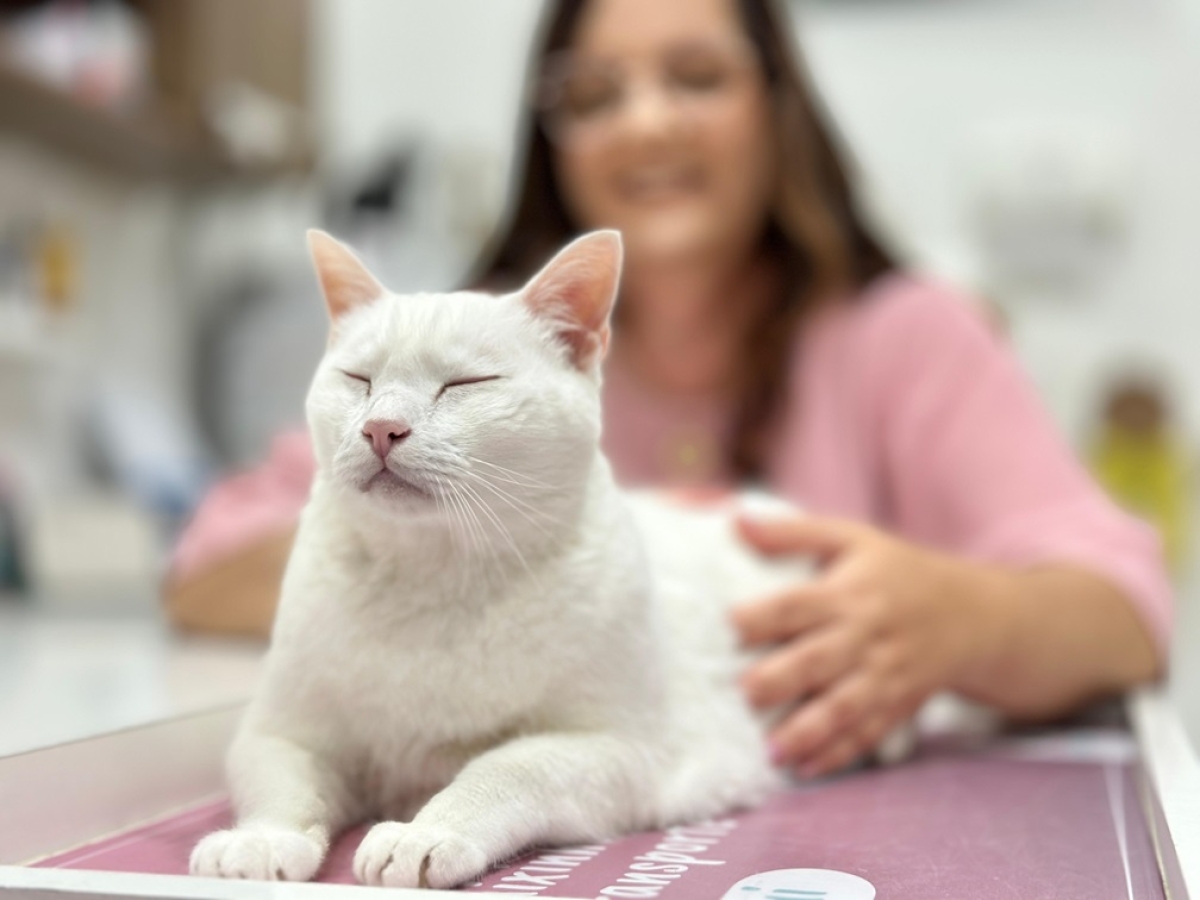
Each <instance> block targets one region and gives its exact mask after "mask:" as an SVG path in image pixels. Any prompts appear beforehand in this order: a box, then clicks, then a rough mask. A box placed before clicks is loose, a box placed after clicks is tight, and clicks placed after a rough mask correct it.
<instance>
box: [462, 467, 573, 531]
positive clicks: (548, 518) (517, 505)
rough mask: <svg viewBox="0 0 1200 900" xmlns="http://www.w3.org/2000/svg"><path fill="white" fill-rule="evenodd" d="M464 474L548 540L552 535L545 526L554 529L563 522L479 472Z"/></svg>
mask: <svg viewBox="0 0 1200 900" xmlns="http://www.w3.org/2000/svg"><path fill="white" fill-rule="evenodd" d="M464 474H465V475H466V476H468V477H470V478H472V479H474V480H475V482H476V483H477V484H479V485H480V486H482V487H485V488H487V489H488V491H490V492H491V493H492V494H494V495H495V496H496V497H497V498H499V499H500V500H503V501H504V502H505V503H506V504H507V505H508V506H510V507H511V508H512V509H513V511H514V512H516V513H518V514H519V515H521V516H522V517H523V518H524V519H525V520H526V521H527V522H528V523H529V524H530V525H532V526H534V527H535V528H537V529H538V530H539V531H540V532H541V533H542V534H543V535H545V536H546V537H548V538H553V537H554V534H553V533H552V532H551V531H548V530H547V528H546V527H545V526H549V527H550V528H556V527H557V526H559V525H561V524H562V522H563V520H562V518H561V517H559V516H554V515H551V514H550V513H548V512H546V511H545V510H544V509H539V508H538V507H536V506H534V505H533V504H531V503H529V502H528V501H527V500H523V499H521V498H520V497H518V496H516V495H514V494H511V493H509V492H508V491H506V490H504V489H503V488H502V487H500V486H499V485H497V484H496V483H494V482H493V481H492V480H491V479H489V478H487V477H485V476H484V475H482V474H481V473H479V472H465V473H464ZM535 517H536V519H535ZM537 519H541V522H539V521H537ZM543 523H544V524H543Z"/></svg>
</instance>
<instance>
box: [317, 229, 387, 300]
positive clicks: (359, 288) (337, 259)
mask: <svg viewBox="0 0 1200 900" xmlns="http://www.w3.org/2000/svg"><path fill="white" fill-rule="evenodd" d="M308 250H309V252H310V253H311V254H312V260H313V266H315V267H316V270H317V280H318V281H319V282H320V283H321V293H323V294H324V295H325V305H326V306H328V307H329V318H330V319H332V320H333V321H334V322H336V321H337V320H338V319H339V318H341V317H342V316H343V315H344V314H345V313H347V312H348V311H350V310H351V309H354V308H355V307H356V306H361V305H362V304H364V303H370V302H371V301H372V300H377V299H378V298H380V297H382V296H383V295H384V294H385V293H387V289H386V288H384V286H383V285H382V284H380V283H379V282H378V281H376V279H375V276H374V275H372V274H371V273H370V272H368V271H367V267H366V266H364V265H363V264H362V261H361V260H359V258H358V257H357V256H355V255H354V253H353V251H352V250H351V249H350V248H349V247H347V246H346V245H345V244H343V243H342V242H341V241H339V240H337V239H336V238H334V237H332V236H330V235H328V234H326V233H325V232H324V231H318V230H317V229H315V228H310V229H309V231H308Z"/></svg>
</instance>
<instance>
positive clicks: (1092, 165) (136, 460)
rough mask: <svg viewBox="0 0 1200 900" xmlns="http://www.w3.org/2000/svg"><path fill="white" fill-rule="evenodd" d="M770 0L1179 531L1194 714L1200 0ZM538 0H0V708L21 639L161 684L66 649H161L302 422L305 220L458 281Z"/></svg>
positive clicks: (1095, 435) (505, 159)
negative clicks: (194, 553)
mask: <svg viewBox="0 0 1200 900" xmlns="http://www.w3.org/2000/svg"><path fill="white" fill-rule="evenodd" d="M788 9H789V10H790V12H791V14H792V17H793V19H794V23H795V27H796V29H797V32H798V35H799V40H800V44H801V47H802V49H803V51H804V52H805V53H806V55H807V58H808V62H809V66H810V68H811V70H812V73H813V76H814V78H815V81H816V84H817V87H818V89H819V91H820V93H821V94H822V96H823V97H824V99H825V101H826V103H827V105H828V107H829V109H830V111H831V113H832V116H833V119H834V120H835V122H836V124H837V126H838V127H839V129H840V131H841V133H842V134H843V136H844V137H845V139H846V141H847V143H848V144H849V147H850V149H851V152H852V154H853V156H854V157H856V158H857V160H858V163H859V165H860V167H861V173H860V175H861V184H860V189H861V195H862V201H863V203H864V204H865V205H866V206H867V207H868V208H869V209H870V211H871V213H872V215H873V217H874V218H875V219H876V221H878V222H879V223H880V226H881V230H882V231H883V233H884V235H885V236H886V237H887V238H888V239H889V240H890V242H891V244H892V245H893V246H894V247H895V248H896V250H897V252H898V253H899V255H900V256H901V258H902V259H904V260H906V261H907V262H908V263H909V264H910V265H912V266H913V267H915V268H918V269H922V270H925V271H929V272H933V273H936V274H937V275H939V276H941V277H943V278H945V279H948V280H951V281H953V282H955V283H957V284H960V285H962V286H964V287H966V288H968V289H969V290H971V291H972V292H974V293H975V294H977V295H979V296H981V297H982V298H984V299H985V300H986V301H987V302H988V303H989V304H991V306H992V308H993V309H994V310H995V313H996V315H997V317H998V319H999V320H1000V321H1001V322H1002V323H1003V326H1004V327H1005V328H1006V329H1007V331H1008V333H1009V335H1010V336H1011V339H1012V341H1013V343H1014V345H1015V347H1016V349H1017V351H1018V352H1019V354H1020V356H1021V357H1022V359H1023V360H1024V362H1025V364H1026V366H1027V368H1028V370H1029V372H1030V373H1031V376H1032V378H1033V379H1034V381H1035V382H1036V385H1037V387H1038V388H1039V390H1040V392H1041V394H1042V396H1043V397H1044V399H1045V401H1046V403H1047V405H1048V406H1049V407H1050V409H1051V411H1052V413H1053V415H1054V416H1055V418H1056V419H1057V420H1058V422H1059V423H1060V425H1061V426H1062V428H1063V429H1064V430H1065V432H1066V433H1067V434H1068V435H1069V436H1070V438H1071V440H1072V441H1073V442H1074V444H1075V446H1076V447H1077V448H1078V451H1079V453H1080V455H1081V456H1082V457H1084V458H1085V459H1087V460H1088V462H1089V464H1090V465H1091V466H1092V467H1093V469H1094V470H1095V471H1096V472H1097V474H1098V475H1099V476H1100V477H1101V479H1102V480H1103V481H1104V483H1105V484H1106V485H1108V486H1109V488H1110V490H1112V491H1113V492H1114V494H1115V495H1116V496H1117V497H1118V498H1119V499H1120V500H1121V501H1122V502H1123V503H1125V504H1126V505H1129V506H1131V507H1132V508H1134V509H1136V510H1138V511H1139V512H1140V513H1141V514H1142V515H1144V516H1145V517H1147V518H1148V519H1150V520H1151V521H1153V522H1154V523H1155V524H1157V525H1158V526H1159V527H1160V528H1161V529H1162V530H1163V534H1164V537H1165V538H1166V541H1167V545H1168V548H1169V550H1170V553H1171V557H1172V564H1173V566H1174V571H1175V573H1176V577H1177V579H1178V583H1179V590H1180V607H1181V616H1182V627H1181V630H1180V634H1179V642H1178V643H1179V649H1178V650H1177V652H1176V656H1175V660H1176V662H1175V674H1174V679H1175V681H1174V689H1175V691H1176V694H1177V696H1178V697H1179V698H1180V704H1181V706H1182V708H1183V711H1184V713H1185V715H1186V716H1187V718H1188V721H1189V723H1190V726H1191V728H1192V729H1193V736H1196V735H1200V661H1193V657H1195V656H1197V654H1196V653H1195V652H1194V651H1195V649H1196V648H1198V647H1200V623H1198V622H1197V619H1198V618H1200V616H1197V613H1196V608H1197V606H1198V605H1200V599H1198V598H1197V597H1196V596H1195V595H1196V593H1197V590H1198V589H1200V582H1198V581H1197V580H1196V569H1197V567H1196V566H1195V565H1194V564H1193V560H1194V559H1195V556H1196V549H1197V546H1196V545H1197V540H1196V537H1195V531H1194V529H1193V528H1192V526H1191V522H1193V521H1194V520H1195V515H1194V513H1195V509H1196V505H1197V502H1198V501H1200V492H1198V489H1197V483H1196V482H1197V479H1196V477H1195V472H1196V468H1197V463H1198V462H1200V353H1198V352H1197V350H1196V348H1197V345H1198V344H1200V302H1198V301H1200V254H1198V253H1197V252H1196V250H1195V248H1194V247H1193V246H1192V244H1193V241H1194V240H1195V239H1196V236H1197V234H1198V232H1200V229H1198V228H1197V226H1196V224H1195V222H1196V216H1197V212H1196V211H1197V209H1200V2H1198V0H792V2H791V3H790V4H789V5H788ZM539 11H540V4H539V2H538V0H439V2H437V3H431V2H428V0H336V2H335V0H97V2H84V0H49V2H47V0H42V2H12V0H0V720H4V719H7V720H8V721H15V720H16V719H17V718H25V719H29V718H30V717H34V718H36V717H37V716H40V715H45V714H46V709H45V704H44V703H42V704H36V703H35V704H33V705H32V706H31V705H29V704H28V700H27V698H28V697H29V696H30V694H29V689H28V681H27V679H28V678H29V677H31V676H29V675H28V673H29V672H30V671H31V670H37V669H38V666H39V665H42V663H38V662H37V660H43V662H44V665H45V666H48V667H49V668H46V669H45V671H50V672H55V673H59V674H57V675H55V676H54V677H55V678H57V679H59V681H58V683H59V684H60V686H61V685H62V684H63V683H64V682H63V680H62V678H64V677H66V678H67V679H68V680H69V679H70V678H75V679H76V680H77V681H78V682H79V692H80V693H81V696H82V697H83V700H80V701H79V704H82V705H79V704H77V706H78V708H83V707H85V706H86V704H87V702H92V701H94V700H95V697H97V696H100V697H102V698H103V697H104V696H109V697H110V699H111V697H113V696H125V694H128V693H129V691H128V690H127V689H126V688H122V687H121V685H126V687H127V686H128V685H129V684H138V683H140V682H139V681H138V679H141V678H143V677H144V675H145V672H146V671H152V670H153V671H157V670H155V669H154V666H155V665H158V663H155V662H153V661H150V662H147V663H146V664H145V666H144V667H141V668H139V667H140V666H142V664H141V663H137V664H130V665H129V666H127V667H126V669H125V670H122V671H121V672H118V673H117V674H115V675H112V674H111V673H110V675H109V676H108V677H110V679H111V683H110V684H109V688H111V690H109V694H108V695H105V693H104V691H105V690H106V688H105V687H104V685H100V686H97V684H96V671H97V670H96V669H94V668H90V667H89V666H88V665H86V664H83V663H79V662H78V660H80V659H86V658H88V657H89V654H91V656H92V657H94V658H95V659H96V660H111V659H112V658H114V655H117V656H119V655H121V654H127V655H128V654H136V653H137V652H141V651H139V650H138V649H137V648H138V647H142V646H143V645H144V643H145V641H151V642H153V640H156V639H157V638H154V637H153V635H157V634H159V631H158V629H159V627H160V626H159V624H155V623H156V622H157V620H155V619H154V615H155V612H156V609H157V603H158V599H157V595H158V584H159V580H160V579H161V576H162V573H163V571H164V568H165V564H166V561H167V559H168V554H169V550H170V547H171V545H172V541H173V539H174V537H175V536H176V534H177V533H178V529H179V528H180V526H181V524H182V523H183V522H184V521H186V518H187V516H188V515H189V513H190V511H191V510H192V509H193V508H194V506H195V504H196V503H197V502H198V499H199V498H200V497H201V496H202V495H203V493H204V491H205V489H206V488H207V486H208V485H210V484H211V483H212V481H213V480H214V479H215V478H217V477H219V476H220V475H221V474H222V473H226V472H229V471H232V470H236V469H238V468H240V467H244V466H247V465H250V464H252V463H254V462H256V461H258V460H260V459H261V458H262V457H263V456H264V454H265V452H266V450H267V447H268V443H269V441H270V438H271V436H272V435H274V434H276V433H278V432H279V431H281V430H283V429H286V428H289V427H294V426H298V425H300V424H302V399H303V395H304V391H305V389H306V386H307V379H308V377H309V374H310V373H311V371H312V368H313V366H314V364H315V361H316V359H317V358H318V356H319V354H320V352H321V349H322V347H323V343H324V337H325V314H324V310H323V308H322V306H321V304H320V302H319V299H318V294H317V292H316V288H315V284H314V281H313V278H312V275H311V270H310V267H309V263H308V260H307V257H306V251H305V244H304V239H303V235H304V230H305V229H306V228H309V227H313V226H322V227H326V228H329V229H331V230H333V231H334V232H336V233H337V234H338V235H339V236H342V237H344V238H346V239H348V240H349V241H350V242H351V243H353V244H354V245H355V246H356V247H358V248H359V249H360V250H361V251H362V252H363V256H364V257H365V259H366V260H367V262H368V264H369V265H371V266H372V267H373V268H374V270H375V271H376V272H377V273H378V274H379V275H380V277H381V279H382V280H383V281H384V282H385V283H387V284H388V285H389V287H391V288H393V289H396V290H406V289H417V288H446V287H448V286H451V285H454V284H455V283H456V282H457V281H458V280H459V279H460V278H461V277H462V276H463V275H464V273H465V271H466V268H467V267H468V266H469V265H470V263H471V262H472V261H473V259H474V256H475V254H476V252H477V251H478V249H479V248H480V246H481V243H482V242H483V241H484V240H485V239H486V238H487V236H488V235H489V234H490V233H491V231H492V229H493V228H494V226H495V224H496V222H497V220H498V218H499V217H500V216H501V215H502V213H503V211H504V208H505V202H506V196H505V192H506V185H507V177H508V169H509V166H510V164H511V162H512V149H513V148H512V136H513V134H514V131H515V127H516V118H517V115H518V112H519V109H520V106H521V103H520V101H521V96H520V95H521V90H522V80H523V75H524V71H523V69H524V60H525V56H526V54H527V52H528V50H529V45H530V41H531V40H532V37H533V31H534V28H535V26H536V22H537V17H538V13H539ZM5 610H7V613H5ZM35 613H36V615H35ZM104 616H124V617H127V618H128V617H135V618H136V617H138V616H141V617H143V618H145V619H146V621H147V622H150V623H152V624H148V625H145V626H144V627H145V629H146V630H145V637H144V640H143V638H135V639H134V640H133V643H131V644H129V645H128V646H126V645H125V644H122V643H120V642H119V641H116V639H115V638H114V637H113V635H114V634H116V632H106V631H103V630H102V628H103V626H98V625H93V626H89V627H91V628H93V630H92V631H84V632H77V631H70V630H69V629H70V628H71V627H74V625H68V624H64V623H75V622H77V621H80V620H85V619H86V620H89V621H91V620H94V619H96V617H104ZM43 621H53V622H56V623H57V624H56V625H53V626H48V625H42V624H36V625H31V624H30V623H31V622H39V623H40V622H43ZM96 628H100V629H101V630H99V631H97V630H95V629H96ZM31 629H33V630H34V631H36V632H37V634H39V635H41V637H39V638H37V641H39V642H40V643H36V644H31V643H30V642H29V641H30V639H29V637H28V635H29V634H30V633H31ZM64 629H66V630H64ZM6 631H7V635H6V633H5V632H6ZM123 633H124V632H123ZM20 635H25V636H24V637H20ZM64 635H68V636H64ZM122 640H123V639H122ZM114 641H116V642H115V643H114ZM138 641H143V643H142V644H139V643H138ZM31 647H36V649H31ZM1189 649H1190V650H1191V652H1190V653H1189ZM31 654H32V656H31ZM125 658H130V657H128V656H126V657H125ZM31 659H32V660H33V662H31V661H30V660H31ZM45 660H51V661H53V662H45ZM67 660H70V661H72V662H70V663H69V664H67V663H66V662H64V661H67ZM56 667H57V668H56ZM64 667H65V668H64ZM197 671H200V672H207V671H209V670H207V669H203V668H202V669H200V670H197ZM213 671H215V670H213ZM63 672H68V673H71V674H69V675H68V676H63V675H62V674H61V673H63ZM189 672H190V674H189V676H188V677H186V678H185V677H180V678H176V679H175V682H176V683H177V685H178V684H182V683H190V682H194V681H195V680H196V677H195V672H192V671H191V670H189ZM204 677H208V678H209V679H210V681H211V676H202V680H203V678H204ZM6 679H7V680H6ZM22 684H24V685H25V689H24V693H19V691H18V688H19V687H20V686H21V685H22ZM122 690H125V694H121V691H122ZM173 690H176V691H178V690H180V688H178V686H177V687H176V688H173ZM134 693H135V694H137V691H134ZM143 693H144V692H143ZM173 696H174V695H173ZM21 698H26V699H21ZM88 698H91V700H89V699H88ZM139 698H140V699H139ZM85 701H86V702H85ZM122 702H124V701H122ZM155 702H161V697H160V698H159V699H158V700H155V699H154V698H150V699H146V697H144V696H142V695H140V694H139V695H138V698H135V699H134V700H131V701H129V703H130V704H132V705H130V706H129V707H128V709H129V710H132V711H134V713H136V712H137V711H138V710H148V709H150V708H151V707H152V706H153V703H155ZM139 704H140V705H139ZM0 750H3V748H0Z"/></svg>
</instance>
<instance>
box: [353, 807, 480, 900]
mask: <svg viewBox="0 0 1200 900" xmlns="http://www.w3.org/2000/svg"><path fill="white" fill-rule="evenodd" d="M490 862H491V860H489V859H488V855H487V853H486V852H485V851H484V849H483V848H482V847H479V846H478V845H476V844H473V843H471V842H470V841H467V840H466V839H464V838H462V837H460V836H459V835H457V834H455V833H454V832H452V831H449V830H446V829H443V828H430V827H428V826H423V825H408V824H405V823H403V822H380V823H379V824H378V825H376V826H375V827H374V828H372V829H371V830H370V831H368V832H367V836H366V837H365V838H363V842H362V843H361V844H359V845H358V852H357V853H355V854H354V876H355V877H356V878H357V879H358V880H359V881H360V882H361V883H362V884H368V885H373V886H376V887H407V888H414V887H430V888H452V887H457V886H458V885H460V884H463V883H465V882H468V881H471V880H473V879H475V878H478V877H479V876H480V875H482V874H483V873H484V872H486V871H487V868H488V865H489V863H490Z"/></svg>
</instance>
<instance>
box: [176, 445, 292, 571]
mask: <svg viewBox="0 0 1200 900" xmlns="http://www.w3.org/2000/svg"><path fill="white" fill-rule="evenodd" d="M315 470H316V464H315V463H314V462H313V457H312V448H311V447H310V445H309V441H308V434H307V432H303V431H297V432H289V433H287V434H283V435H280V436H279V437H277V438H275V440H274V441H273V442H272V443H271V451H270V453H269V455H268V457H267V459H266V461H265V462H263V463H262V464H261V465H260V466H258V467H257V468H255V469H252V470H250V471H249V472H245V473H243V474H241V475H235V476H234V477H232V478H229V479H227V480H226V481H223V482H221V483H220V484H218V485H217V486H216V487H215V488H214V489H213V490H212V491H211V492H210V493H209V495H208V496H207V497H205V499H204V502H203V503H201V504H200V508H199V509H197V510H196V514H195V515H194V516H193V517H192V521H191V522H189V523H188V526H187V528H185V529H184V532H183V535H182V536H181V537H180V540H179V543H178V544H177V545H176V547H175V553H174V556H173V558H172V560H171V577H173V578H180V577H186V576H188V575H191V574H192V573H194V572H196V571H199V570H202V569H204V568H206V567H207V566H210V565H212V564H213V563H215V562H218V561H219V560H221V559H222V558H223V557H225V556H228V555H230V554H232V553H236V552H237V551H238V550H240V549H242V548H244V547H246V546H249V545H251V544H253V543H254V542H255V541H259V540H263V539H265V538H268V537H271V536H273V535H275V534H278V533H280V532H282V531H286V530H287V529H289V528H292V527H294V526H295V525H296V522H297V520H298V519H299V518H300V511H301V510H302V509H303V508H304V504H305V502H306V501H307V500H308V491H309V487H310V485H311V484H312V479H313V475H314V473H315Z"/></svg>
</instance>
